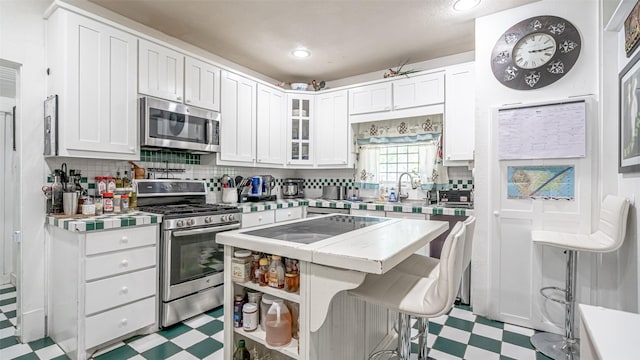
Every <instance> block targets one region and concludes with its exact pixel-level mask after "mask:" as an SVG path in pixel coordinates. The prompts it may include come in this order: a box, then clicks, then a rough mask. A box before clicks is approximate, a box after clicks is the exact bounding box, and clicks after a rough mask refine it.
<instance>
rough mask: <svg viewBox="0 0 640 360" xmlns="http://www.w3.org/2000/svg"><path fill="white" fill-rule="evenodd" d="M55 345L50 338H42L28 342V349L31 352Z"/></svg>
mask: <svg viewBox="0 0 640 360" xmlns="http://www.w3.org/2000/svg"><path fill="white" fill-rule="evenodd" d="M55 344H56V343H55V342H54V341H53V340H51V338H50V337H46V338H42V339H39V340H35V341H32V342H30V343H29V347H31V349H32V350H33V351H36V350H40V349H42V348H46V347H47V346H51V345H55Z"/></svg>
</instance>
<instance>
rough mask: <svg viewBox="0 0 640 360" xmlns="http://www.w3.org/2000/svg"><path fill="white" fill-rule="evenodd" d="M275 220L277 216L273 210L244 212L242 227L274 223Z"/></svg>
mask: <svg viewBox="0 0 640 360" xmlns="http://www.w3.org/2000/svg"><path fill="white" fill-rule="evenodd" d="M274 221H275V216H274V211H273V210H268V211H259V212H254V213H247V214H242V228H248V227H252V226H259V225H267V224H273V223H274Z"/></svg>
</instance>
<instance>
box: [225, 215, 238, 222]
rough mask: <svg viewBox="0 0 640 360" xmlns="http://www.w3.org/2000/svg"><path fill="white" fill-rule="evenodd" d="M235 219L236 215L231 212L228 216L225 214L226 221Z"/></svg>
mask: <svg viewBox="0 0 640 360" xmlns="http://www.w3.org/2000/svg"><path fill="white" fill-rule="evenodd" d="M235 219H236V216H235V215H233V214H229V216H227V221H233V220H235Z"/></svg>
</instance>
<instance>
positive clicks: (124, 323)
mask: <svg viewBox="0 0 640 360" xmlns="http://www.w3.org/2000/svg"><path fill="white" fill-rule="evenodd" d="M127 323H129V320H127V318H124V319H122V320H120V326H121V327H125V326H127Z"/></svg>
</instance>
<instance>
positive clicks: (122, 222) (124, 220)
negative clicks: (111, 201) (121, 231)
mask: <svg viewBox="0 0 640 360" xmlns="http://www.w3.org/2000/svg"><path fill="white" fill-rule="evenodd" d="M120 226H121V227H125V226H129V219H127V218H122V219H120Z"/></svg>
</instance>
